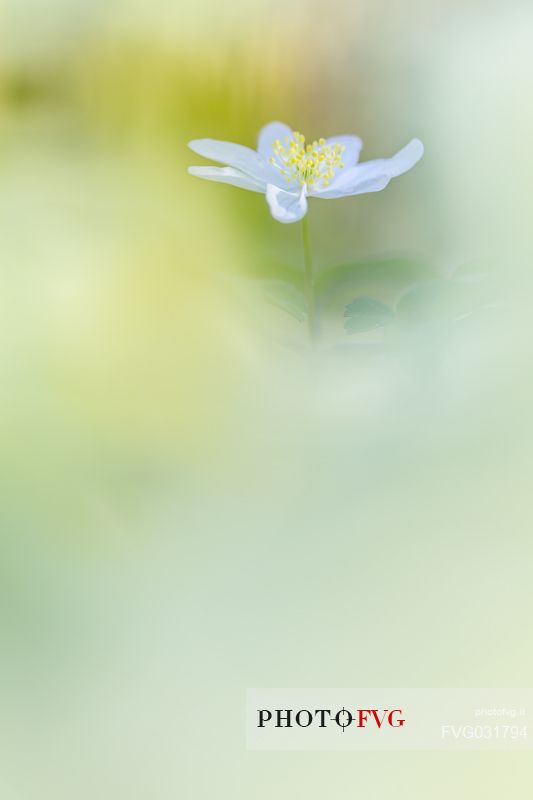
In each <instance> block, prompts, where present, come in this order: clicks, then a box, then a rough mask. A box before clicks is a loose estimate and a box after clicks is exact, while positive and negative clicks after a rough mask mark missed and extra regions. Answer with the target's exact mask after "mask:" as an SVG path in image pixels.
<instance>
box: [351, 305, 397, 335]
mask: <svg viewBox="0 0 533 800" xmlns="http://www.w3.org/2000/svg"><path fill="white" fill-rule="evenodd" d="M344 316H345V320H344V328H345V330H346V332H347V333H349V334H352V333H363V332H364V331H371V330H375V329H376V328H382V327H384V326H385V325H389V324H390V323H391V322H392V321H393V320H394V313H393V312H392V310H391V309H390V308H389V307H388V306H386V305H385V303H381V302H380V301H379V300H374V299H373V298H372V297H356V298H355V300H353V301H352V302H351V303H350V304H349V305H348V306H346V310H345V312H344Z"/></svg>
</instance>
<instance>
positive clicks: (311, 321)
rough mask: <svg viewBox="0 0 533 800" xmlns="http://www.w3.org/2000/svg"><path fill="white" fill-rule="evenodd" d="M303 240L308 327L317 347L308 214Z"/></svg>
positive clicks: (303, 221)
mask: <svg viewBox="0 0 533 800" xmlns="http://www.w3.org/2000/svg"><path fill="white" fill-rule="evenodd" d="M302 242H303V251H304V287H305V297H306V300H307V329H308V331H309V341H310V342H311V346H312V347H315V346H316V344H317V341H318V312H317V307H316V300H315V284H314V278H313V260H312V258H311V245H310V244H309V225H308V223H307V214H306V215H305V217H304V218H303V219H302Z"/></svg>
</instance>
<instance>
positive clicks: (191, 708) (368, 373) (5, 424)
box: [0, 0, 533, 800]
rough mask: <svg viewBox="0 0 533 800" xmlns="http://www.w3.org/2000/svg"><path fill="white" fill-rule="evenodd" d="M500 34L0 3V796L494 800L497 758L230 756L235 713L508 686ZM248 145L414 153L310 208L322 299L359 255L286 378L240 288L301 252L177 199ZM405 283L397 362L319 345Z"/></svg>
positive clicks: (116, 2)
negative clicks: (349, 307)
mask: <svg viewBox="0 0 533 800" xmlns="http://www.w3.org/2000/svg"><path fill="white" fill-rule="evenodd" d="M532 24H533V13H532V12H531V8H530V4H528V3H526V2H524V3H520V2H510V3H506V4H502V3H496V2H490V0H489V1H488V2H487V0H485V2H477V1H476V0H466V1H465V0H462V2H459V0H446V2H445V0H424V1H422V0H404V2H403V3H401V4H400V3H393V2H390V1H389V2H385V0H372V2H370V0H355V2H351V1H350V2H348V0H330V2H328V3H324V2H314V0H294V2H292V3H290V4H289V3H282V2H277V0H276V1H274V0H254V1H252V0H248V1H247V2H244V0H233V2H231V4H220V3H215V2H214V1H213V0H196V2H191V0H185V2H184V1H183V0H182V2H179V3H178V2H171V1H170V0H166V2H165V0H151V2H148V0H108V2H98V0H4V2H3V3H2V5H1V7H0V36H1V43H2V44H1V47H0V246H1V255H0V281H1V284H0V326H1V336H0V374H1V382H0V528H1V539H0V707H1V709H2V713H1V715H0V795H1V797H2V798H6V800H33V798H39V800H46V798H54V800H62V798H69V800H71V798H73V797H75V798H79V800H84V798H91V800H94V798H106V799H107V798H113V799H117V800H118V799H119V798H120V799H121V798H128V799H129V800H133V799H134V798H148V797H150V798H152V797H157V798H176V797H182V796H183V797H191V798H204V797H210V798H213V797H218V798H222V799H225V798H228V799H229V798H232V800H233V799H234V798H248V797H253V798H258V799H259V800H266V799H267V798H269V800H270V798H278V797H279V798H289V797H290V798H293V797H303V796H305V797H308V798H319V797H324V796H334V797H336V796H341V795H342V796H354V797H355V796H359V795H360V794H364V795H365V797H367V798H369V800H370V799H372V800H374V799H375V800H382V798H385V797H387V796H391V795H394V796H396V797H400V798H406V800H407V798H409V800H418V798H420V800H422V798H424V799H425V798H428V797H431V798H436V800H440V799H441V798H442V799H444V798H450V797H464V796H469V797H483V798H499V797H501V795H502V794H503V793H504V792H505V793H507V794H509V793H517V794H518V795H519V796H527V794H528V791H530V789H531V786H532V784H533V780H532V779H533V774H532V773H533V767H532V764H531V761H530V760H527V756H526V755H525V754H520V753H517V754H508V755H496V756H494V755H490V756H489V754H487V753H480V754H465V753H461V754H444V753H440V754H434V755H432V754H417V753H407V754H401V753H395V754H390V755H383V754H377V753H376V754H353V753H351V754H347V753H329V754H328V753H324V754H316V753H315V754H312V755H311V754H310V753H279V754H275V753H274V754H272V753H270V754H269V753H248V752H246V750H245V749H244V735H245V732H244V703H245V697H244V690H245V688H246V687H261V686H262V687H268V686H279V687H290V686H295V687H303V686H310V687H313V686H314V687H320V686H327V687H342V686H379V685H381V686H413V687H433V686H435V687H438V686H443V687H445V686H462V687H468V686H472V687H477V686H479V687H481V686H524V685H531V675H532V674H533V642H532V640H531V633H530V628H531V612H532V606H533V603H532V595H531V567H532V556H533V542H532V539H531V529H532V526H531V522H532V520H531V502H530V494H531V490H530V483H531V474H532V463H531V444H532V441H531V440H532V436H531V434H532V427H531V405H532V404H531V400H532V381H531V374H530V372H531V368H530V365H531V334H532V330H533V328H532V323H531V311H530V305H531V303H530V297H531V290H532V289H533V280H532V273H531V263H532V262H531V255H532V253H531V250H532V242H531V219H532V210H533V203H532V200H531V193H530V186H531V182H532V178H533V154H532V152H531V149H530V142H531V141H532V135H533V111H532V107H531V104H530V103H529V102H528V98H529V94H530V87H531V81H532V78H533V58H532V56H531V52H530V49H531V48H530V34H529V31H530V30H531V25H532ZM273 119H281V120H283V121H286V122H287V123H289V124H290V125H292V126H293V127H294V128H295V129H297V130H301V131H303V132H305V133H306V134H307V135H308V136H309V137H311V138H315V137H319V136H328V135H333V134H336V133H337V134H338V133H357V134H358V135H360V136H361V137H362V139H363V141H364V142H365V148H364V151H363V159H368V158H376V157H381V156H389V155H392V153H394V152H395V151H396V150H398V149H399V148H400V147H401V146H403V145H404V144H405V143H406V142H407V141H408V140H409V139H410V138H412V137H413V136H418V137H419V138H421V139H422V140H423V141H424V143H425V146H426V155H425V157H424V160H423V161H422V162H421V164H420V165H418V166H417V167H416V168H415V169H414V170H413V171H412V172H410V173H409V174H407V175H405V176H404V177H401V178H399V179H398V180H396V181H394V182H393V183H392V184H391V185H390V186H389V187H388V188H387V189H386V190H385V191H384V192H382V193H377V194H372V195H367V196H361V197H354V198H349V199H344V200H339V201H335V202H331V203H326V202H319V201H316V202H315V203H314V204H313V203H312V204H311V210H310V219H309V222H310V230H311V240H312V246H313V254H314V263H315V269H316V271H317V273H318V274H319V279H322V280H326V278H325V276H326V274H329V270H330V269H333V268H335V267H336V266H338V265H341V264H355V265H356V266H355V267H354V269H353V272H352V270H351V269H350V270H349V275H348V278H347V280H344V279H343V280H342V281H341V282H340V283H339V285H338V286H337V285H335V288H334V290H333V291H332V292H331V293H330V295H328V302H329V303H330V306H329V308H325V309H324V344H325V348H326V347H327V351H326V349H325V352H324V353H323V354H322V355H321V356H320V358H318V359H317V360H316V362H315V361H313V362H312V363H311V364H310V362H309V359H308V357H307V355H306V352H305V326H304V325H303V324H302V323H300V322H298V321H297V320H295V319H293V318H292V317H290V316H289V315H286V314H285V313H284V312H283V311H280V310H279V309H277V308H275V307H274V306H272V305H271V304H270V303H269V302H267V300H266V298H265V297H264V296H263V295H262V293H261V291H260V290H259V289H258V285H259V283H260V281H261V280H265V279H267V280H272V279H276V280H278V279H280V278H284V279H285V278H289V279H290V280H292V281H293V282H294V283H295V284H296V285H298V282H299V281H301V270H302V265H301V241H300V235H301V233H300V230H299V226H298V225H292V226H282V225H279V224H278V223H276V222H275V221H274V220H272V218H271V217H270V215H269V213H268V209H267V207H266V203H265V200H264V198H263V197H262V196H260V195H256V194H253V193H248V192H243V191H240V190H238V189H235V188H233V187H227V186H221V185H217V184H209V183H206V182H203V181H198V180H195V179H194V178H192V177H191V176H189V175H188V174H187V172H186V168H187V166H188V165H189V164H197V163H200V162H201V161H202V160H201V159H199V157H197V156H195V155H194V154H192V153H191V152H190V151H188V150H187V146H186V145H187V141H188V140H189V139H191V138H200V137H204V136H205V137H213V138H221V139H230V140H232V141H236V142H240V143H243V144H247V145H250V146H254V143H255V139H256V136H257V132H258V130H259V129H260V128H261V126H262V125H264V124H265V123H267V122H268V121H270V120H273ZM369 265H370V266H369ZM374 265H375V267H376V269H375V270H374ZM458 276H459V277H460V281H461V282H460V286H461V287H462V288H461V291H460V302H459V306H460V308H459V307H458V308H459V310H458V308H456V307H455V305H454V303H455V300H454V301H453V302H452V306H453V308H451V307H450V306H449V305H448V299H447V298H448V295H449V292H448V288H449V285H450V282H453V281H455V280H456V278H457V277H458ZM420 279H423V280H424V281H428V282H429V288H430V293H429V299H428V300H427V301H426V295H425V294H422V297H421V298H419V299H418V305H417V309H416V313H415V314H414V317H413V318H412V319H410V322H409V326H408V330H407V332H405V331H404V334H403V335H402V337H400V338H401V341H400V342H397V341H393V342H392V343H391V342H389V341H387V340H386V338H385V339H384V337H383V336H382V332H378V333H377V334H376V333H374V334H369V335H363V336H360V337H358V336H355V337H354V336H347V335H346V333H345V331H344V330H343V326H342V322H343V318H342V313H343V308H344V305H345V304H346V303H348V302H350V301H351V300H352V299H353V298H354V297H355V296H358V295H361V294H370V295H371V296H374V297H377V298H379V299H381V300H382V301H384V302H387V303H391V304H392V303H394V302H396V300H397V299H398V297H399V296H401V294H402V292H404V291H405V290H406V289H407V288H408V287H409V286H410V285H412V283H413V282H415V283H417V282H418V281H419V280H420ZM454 286H455V284H454ZM443 287H444V288H443ZM464 287H466V289H465V288H464ZM441 288H443V292H442V293H441ZM463 289H464V291H463ZM465 293H466V294H467V295H468V296H467V297H466V299H465ZM452 294H453V293H452ZM465 302H466V305H465ZM450 316H452V317H453V318H454V320H455V321H456V322H457V323H458V324H455V322H454V323H453V324H449V322H450V320H449V318H450ZM459 318H460V319H459ZM443 319H444V323H443ZM347 345H349V347H348V346H347Z"/></svg>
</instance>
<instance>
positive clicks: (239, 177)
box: [188, 167, 266, 193]
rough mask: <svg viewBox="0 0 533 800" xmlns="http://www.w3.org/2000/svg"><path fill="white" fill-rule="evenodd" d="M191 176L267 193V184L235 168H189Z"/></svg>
mask: <svg viewBox="0 0 533 800" xmlns="http://www.w3.org/2000/svg"><path fill="white" fill-rule="evenodd" d="M188 172H189V174H190V175H195V176H196V177H197V178H205V180H208V181H218V182H219V183H230V184H231V185H232V186H239V187H240V188H241V189H249V190H250V191H251V192H262V193H264V192H265V188H266V184H265V183H261V182H260V181H259V180H255V179H254V178H250V177H249V176H248V175H245V174H244V172H239V170H238V169H233V167H189V169H188Z"/></svg>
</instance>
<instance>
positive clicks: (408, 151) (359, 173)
mask: <svg viewBox="0 0 533 800" xmlns="http://www.w3.org/2000/svg"><path fill="white" fill-rule="evenodd" d="M423 155H424V145H423V144H422V142H421V141H420V140H419V139H412V140H411V141H410V142H409V144H408V145H406V146H405V147H404V148H402V149H401V150H399V151H398V152H397V153H396V154H395V155H394V156H392V158H380V159H376V160H375V161H365V162H363V163H362V164H357V165H356V166H355V167H348V168H347V169H344V170H341V171H340V172H339V173H337V175H336V177H335V179H334V180H333V181H332V182H331V184H330V186H327V187H325V188H322V189H320V188H318V189H315V191H314V192H313V194H314V195H315V196H316V197H323V198H324V199H331V198H334V197H346V196H349V195H354V194H365V193H366V192H379V191H381V189H384V188H385V186H387V184H388V183H389V182H390V180H391V179H392V178H396V177H397V176H398V175H403V173H404V172H407V170H409V169H411V167H414V165H415V164H416V163H417V162H418V161H420V159H421V158H422V156H423Z"/></svg>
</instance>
